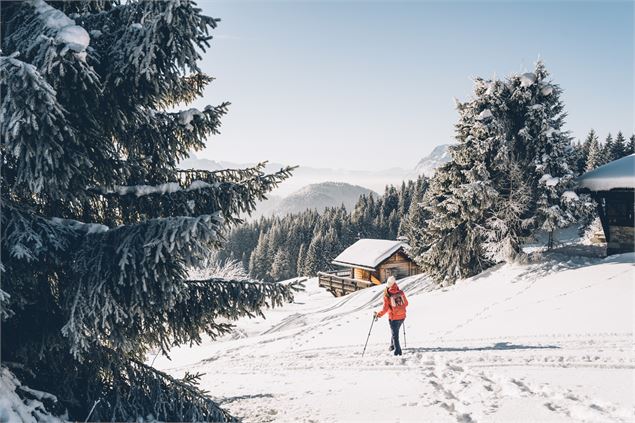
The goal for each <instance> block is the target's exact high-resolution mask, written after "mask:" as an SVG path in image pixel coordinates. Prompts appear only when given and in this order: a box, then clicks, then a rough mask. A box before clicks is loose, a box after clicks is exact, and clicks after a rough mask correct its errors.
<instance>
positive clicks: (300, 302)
mask: <svg viewBox="0 0 635 423" xmlns="http://www.w3.org/2000/svg"><path fill="white" fill-rule="evenodd" d="M634 261H635V254H632V253H631V254H623V255H618V256H613V257H610V258H606V259H599V258H587V257H568V256H561V255H556V254H552V255H547V256H546V258H545V261H544V262H541V263H538V264H531V265H503V266H498V267H495V268H493V269H490V270H488V271H486V272H484V273H483V274H481V275H478V276H476V277H473V278H470V279H468V280H465V281H460V282H459V283H458V284H457V285H455V286H453V287H450V288H444V289H434V288H435V287H434V285H433V284H432V283H431V282H430V281H429V280H427V279H426V278H424V277H422V276H415V277H410V278H407V279H404V280H402V281H399V284H400V286H401V287H402V289H403V290H404V291H405V292H406V294H407V295H408V298H409V302H410V306H409V307H408V318H407V319H406V336H407V338H406V340H407V346H406V348H405V349H404V356H402V357H394V356H392V355H390V354H389V352H388V344H389V330H388V323H387V320H386V319H385V318H384V319H381V320H380V321H378V322H376V323H375V324H374V327H373V329H372V332H371V335H370V339H369V344H368V349H367V351H366V354H365V356H364V357H363V358H362V357H361V352H362V349H363V345H364V341H365V340H366V336H367V334H368V330H369V326H370V324H371V315H372V311H373V310H377V309H379V308H380V305H381V300H382V298H381V296H382V290H381V287H374V288H369V289H366V290H363V291H359V292H357V293H354V294H351V295H348V296H345V297H340V298H334V297H332V296H331V295H330V294H328V293H327V292H325V291H324V290H322V289H320V288H319V287H318V286H317V280H316V279H310V280H308V281H307V282H306V287H307V289H306V291H305V292H302V293H300V294H299V295H297V297H296V300H295V302H294V303H293V304H289V305H286V306H285V307H282V308H280V309H274V310H269V311H267V312H266V316H267V319H266V320H265V319H252V320H249V319H242V320H239V321H238V322H236V324H237V326H236V331H235V333H234V334H232V336H227V337H225V338H223V339H221V340H218V341H215V342H211V341H210V342H208V343H205V344H204V345H201V346H197V347H193V348H181V349H177V350H175V351H173V353H172V354H171V356H172V361H168V360H167V359H164V358H163V357H159V358H158V359H157V360H156V362H155V366H157V367H159V368H161V369H165V370H167V371H168V372H170V373H172V374H174V375H177V376H179V375H182V374H183V373H184V372H185V371H186V370H187V371H191V372H192V371H198V372H205V373H206V375H205V376H203V379H202V386H203V387H204V388H205V389H207V390H209V391H210V395H212V396H213V397H214V398H216V399H218V400H219V401H220V402H221V403H222V405H223V406H224V407H226V408H227V409H228V410H230V411H231V412H232V413H234V414H235V415H237V416H239V417H242V418H243V419H244V420H245V421H248V422H249V421H253V422H266V421H276V422H278V421H303V422H311V421H314V422H325V421H326V422H330V421H332V422H335V421H337V422H341V421H390V422H393V421H401V422H407V421H426V422H457V421H458V422H478V421H486V422H521V421H523V422H524V421H527V422H529V421H531V422H536V421H549V422H631V421H633V420H634V417H635V407H634V402H635V400H634V398H635V386H634V376H635V371H634V369H635V358H634V356H633V351H634V342H633V327H634V325H635V322H634V315H633V303H634V298H633V283H635V280H634V276H635V265H634V264H633V263H634ZM402 344H403V339H402Z"/></svg>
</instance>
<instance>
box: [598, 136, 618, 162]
mask: <svg viewBox="0 0 635 423" xmlns="http://www.w3.org/2000/svg"><path fill="white" fill-rule="evenodd" d="M601 147H602V163H601V164H603V165H604V164H607V163H608V162H610V161H613V160H614V159H613V158H612V153H613V149H614V148H615V141H614V140H613V135H611V133H610V132H609V134H608V135H607V136H606V139H605V140H604V145H602V146H601Z"/></svg>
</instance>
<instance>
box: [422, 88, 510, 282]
mask: <svg viewBox="0 0 635 423" xmlns="http://www.w3.org/2000/svg"><path fill="white" fill-rule="evenodd" d="M506 90H507V87H506V86H505V84H503V83H502V82H500V81H485V80H483V79H477V80H476V81H475V91H474V98H473V99H472V100H471V101H467V102H465V103H459V104H458V105H457V109H458V111H459V122H458V123H457V125H456V140H457V141H458V144H457V145H453V146H451V147H450V152H451V154H452V161H450V162H449V163H446V164H445V165H444V166H442V167H441V168H439V169H437V172H436V174H435V177H434V178H432V181H431V183H430V187H429V188H428V190H427V192H426V195H425V197H424V201H423V203H424V204H425V207H426V213H427V215H428V216H430V218H429V219H428V220H427V221H426V223H425V226H424V228H423V233H422V236H421V237H420V238H417V239H414V240H412V241H411V244H412V247H413V250H412V253H413V255H415V256H416V258H417V261H418V262H419V265H420V266H421V267H422V268H423V270H424V272H426V273H427V274H429V275H431V276H432V277H433V278H434V279H435V280H437V281H438V282H440V283H444V284H447V283H453V282H454V281H455V280H456V279H459V278H464V277H469V276H472V275H474V274H477V273H479V272H481V271H482V270H484V269H486V268H487V267H488V266H490V265H491V262H490V260H489V259H488V257H487V256H486V252H485V250H484V248H483V242H484V236H485V234H484V224H485V222H486V220H487V217H488V215H489V213H490V210H491V208H492V207H493V205H494V204H495V200H496V197H497V196H498V193H497V192H496V190H495V188H494V184H493V182H492V178H491V176H492V175H491V173H490V170H494V169H495V160H496V158H497V154H498V152H499V151H500V149H501V148H502V146H503V145H504V143H505V138H504V129H505V125H504V120H501V119H499V116H503V117H504V115H505V113H506V107H507V105H506V103H505V101H504V98H505V92H506ZM501 100H502V101H501Z"/></svg>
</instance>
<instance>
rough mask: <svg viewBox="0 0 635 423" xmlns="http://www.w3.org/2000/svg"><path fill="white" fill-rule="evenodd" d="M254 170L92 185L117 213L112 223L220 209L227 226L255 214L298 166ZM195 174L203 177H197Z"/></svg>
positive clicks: (127, 222)
mask: <svg viewBox="0 0 635 423" xmlns="http://www.w3.org/2000/svg"><path fill="white" fill-rule="evenodd" d="M254 169H257V168H253V169H246V170H244V171H242V170H226V171H222V172H206V171H200V170H199V171H179V173H178V177H179V180H178V181H175V182H169V183H166V184H161V185H159V186H147V185H143V186H117V187H112V188H106V189H104V188H91V189H90V190H89V192H90V193H92V194H93V195H96V196H98V197H103V198H104V199H105V200H104V201H105V202H106V203H107V207H104V208H105V209H107V210H110V213H113V214H114V215H115V216H116V218H115V217H114V216H113V217H112V220H111V224H129V223H135V222H138V221H140V220H143V219H152V218H159V217H167V216H198V215H201V214H207V213H213V212H219V213H220V214H221V216H222V217H223V219H224V224H225V226H229V225H234V224H237V223H240V222H242V220H241V219H240V217H239V216H240V215H241V214H244V213H247V214H251V213H252V212H253V211H254V210H255V208H256V204H257V201H260V200H263V199H266V194H267V193H268V192H269V191H271V190H272V189H273V188H275V187H277V186H278V185H279V184H280V183H281V182H282V181H284V180H286V179H287V178H288V177H289V176H290V175H291V171H292V170H293V169H294V168H291V167H287V168H284V169H281V170H280V171H278V172H276V173H273V174H268V175H265V174H263V173H261V172H259V171H255V170H254ZM193 177H197V178H199V179H196V180H193ZM243 177H244V178H246V179H243ZM224 179H225V180H224ZM107 218H108V217H107Z"/></svg>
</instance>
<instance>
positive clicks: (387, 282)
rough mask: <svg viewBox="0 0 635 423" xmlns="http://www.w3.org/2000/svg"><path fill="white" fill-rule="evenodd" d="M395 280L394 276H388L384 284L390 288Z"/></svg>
mask: <svg viewBox="0 0 635 423" xmlns="http://www.w3.org/2000/svg"><path fill="white" fill-rule="evenodd" d="M396 282H397V280H396V279H395V277H394V276H390V277H389V278H388V280H387V281H386V286H388V288H392V286H393V285H394V284H395V283H396Z"/></svg>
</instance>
